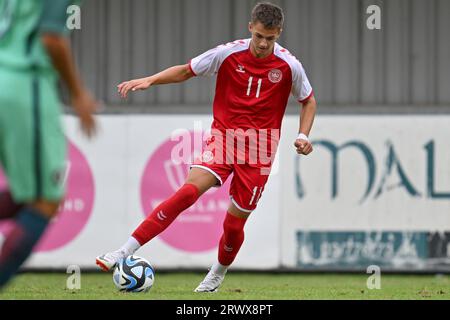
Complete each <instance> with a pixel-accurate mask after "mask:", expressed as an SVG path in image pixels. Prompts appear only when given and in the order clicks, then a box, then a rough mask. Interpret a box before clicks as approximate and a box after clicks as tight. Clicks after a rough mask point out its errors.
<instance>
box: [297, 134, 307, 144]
mask: <svg viewBox="0 0 450 320" xmlns="http://www.w3.org/2000/svg"><path fill="white" fill-rule="evenodd" d="M297 140H305V141H308V142H309V138H308V136H307V135H306V134H304V133H300V134H299V135H298V137H297Z"/></svg>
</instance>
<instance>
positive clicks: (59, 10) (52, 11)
mask: <svg viewBox="0 0 450 320" xmlns="http://www.w3.org/2000/svg"><path fill="white" fill-rule="evenodd" d="M42 1H43V10H42V16H41V21H40V24H39V31H40V32H51V33H57V34H62V35H67V34H68V33H69V30H68V29H67V27H66V22H67V18H68V14H67V8H68V7H69V6H71V5H79V4H80V1H78V0H58V1H55V0H42Z"/></svg>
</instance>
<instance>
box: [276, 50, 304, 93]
mask: <svg viewBox="0 0 450 320" xmlns="http://www.w3.org/2000/svg"><path fill="white" fill-rule="evenodd" d="M274 54H275V55H276V56H277V57H279V58H280V59H282V60H284V61H285V62H286V63H287V64H288V65H289V66H290V68H291V71H292V95H293V96H294V98H295V99H297V101H305V100H307V99H308V98H309V97H310V96H311V95H312V92H313V89H312V87H311V84H310V83H309V80H308V77H307V76H306V72H305V69H304V68H303V66H302V64H301V63H300V61H299V60H297V58H296V57H294V56H293V55H292V54H291V53H290V52H289V51H288V50H287V49H285V48H283V47H282V46H280V45H279V44H278V43H277V44H275V50H274Z"/></svg>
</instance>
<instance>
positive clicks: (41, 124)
mask: <svg viewBox="0 0 450 320" xmlns="http://www.w3.org/2000/svg"><path fill="white" fill-rule="evenodd" d="M0 164H1V167H2V168H3V171H4V173H5V175H6V177H7V179H8V185H9V189H10V191H11V194H12V196H13V198H14V200H15V201H16V202H18V203H27V202H32V201H35V200H47V201H58V200H61V199H62V197H63V196H64V186H63V180H64V176H65V174H64V173H65V166H66V139H65V136H64V133H63V128H62V125H61V106H60V102H59V99H58V94H57V87H56V81H55V79H54V77H53V76H52V75H48V74H45V75H44V74H37V75H33V74H31V73H30V72H24V71H13V70H5V69H1V70H0Z"/></svg>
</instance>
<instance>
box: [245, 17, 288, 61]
mask: <svg viewBox="0 0 450 320" xmlns="http://www.w3.org/2000/svg"><path fill="white" fill-rule="evenodd" d="M248 28H249V30H250V32H251V33H252V42H251V49H252V52H253V53H254V54H255V55H256V57H258V58H265V57H267V56H268V55H270V54H271V53H272V52H273V48H274V46H275V42H276V41H277V40H278V38H279V37H280V35H281V31H282V30H281V29H280V28H275V29H266V28H265V27H264V25H263V24H262V23H261V22H257V23H255V24H253V23H251V22H250V24H249V27H248Z"/></svg>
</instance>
